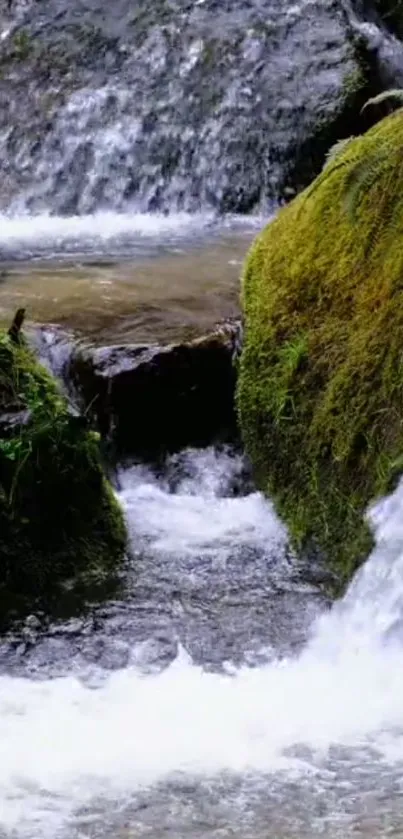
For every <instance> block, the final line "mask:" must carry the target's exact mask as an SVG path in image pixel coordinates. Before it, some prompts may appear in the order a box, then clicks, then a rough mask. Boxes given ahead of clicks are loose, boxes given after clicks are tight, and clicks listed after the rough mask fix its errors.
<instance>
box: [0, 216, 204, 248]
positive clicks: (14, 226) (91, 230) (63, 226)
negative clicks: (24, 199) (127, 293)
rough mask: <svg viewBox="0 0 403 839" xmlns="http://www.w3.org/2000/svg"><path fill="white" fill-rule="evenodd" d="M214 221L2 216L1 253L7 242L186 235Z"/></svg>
mask: <svg viewBox="0 0 403 839" xmlns="http://www.w3.org/2000/svg"><path fill="white" fill-rule="evenodd" d="M212 221H213V216H212V215H208V214H206V215H189V214H187V213H175V214H172V215H163V214H157V213H154V214H146V213H133V214H124V213H113V212H99V213H95V214H93V215H84V216H65V217H64V216H63V217H61V216H51V215H38V216H32V215H21V216H4V215H3V216H0V254H1V248H2V246H5V245H8V246H10V245H18V244H25V245H32V246H33V247H35V249H38V247H41V246H42V247H43V246H46V245H48V246H49V247H51V246H52V247H53V249H55V248H56V249H57V248H58V247H62V246H63V245H66V244H70V245H71V244H73V243H76V244H77V245H78V244H80V243H81V246H82V245H83V244H85V243H87V245H91V244H92V245H93V246H94V245H96V244H105V243H108V242H110V241H112V240H120V239H122V238H127V237H130V238H134V239H136V238H138V239H150V238H151V239H152V238H155V237H157V236H159V235H161V236H168V237H169V236H172V235H178V234H180V235H181V236H186V235H189V234H191V233H192V232H200V230H203V229H204V228H205V227H207V226H208V225H209V224H211V223H212Z"/></svg>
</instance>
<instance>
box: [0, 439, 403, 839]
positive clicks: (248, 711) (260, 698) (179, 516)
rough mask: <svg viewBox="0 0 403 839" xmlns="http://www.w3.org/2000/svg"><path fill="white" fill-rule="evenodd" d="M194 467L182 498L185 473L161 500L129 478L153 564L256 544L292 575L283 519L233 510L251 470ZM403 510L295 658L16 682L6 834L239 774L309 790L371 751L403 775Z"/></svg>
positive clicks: (35, 830) (4, 718) (35, 831)
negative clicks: (234, 484) (314, 781)
mask: <svg viewBox="0 0 403 839" xmlns="http://www.w3.org/2000/svg"><path fill="white" fill-rule="evenodd" d="M173 466H175V463H174V464H173ZM188 467H189V468H188V474H187V475H185V476H183V475H182V477H181V478H180V480H179V482H178V481H177V480H176V477H175V469H173V472H171V475H170V476H169V475H168V478H167V482H166V483H165V484H162V485H161V483H160V482H159V481H158V480H157V479H152V478H151V475H150V473H148V472H147V473H144V474H143V476H141V474H140V472H139V470H137V472H131V471H129V472H127V473H126V474H125V475H124V476H123V483H124V486H123V489H122V493H121V498H122V501H123V503H124V505H125V506H126V509H127V511H128V516H129V522H131V523H132V527H133V532H134V533H137V532H139V536H140V538H141V539H144V538H145V539H146V541H147V542H148V546H149V550H150V556H152V553H153V551H154V552H155V551H157V552H160V553H161V552H163V553H164V552H165V553H166V555H167V557H169V556H170V555H172V553H173V552H175V551H179V552H180V553H181V554H182V555H186V553H188V552H189V551H190V552H191V551H194V550H195V549H196V550H198V551H201V553H202V554H203V552H205V551H206V550H207V552H208V551H209V550H210V549H211V548H212V547H213V546H216V550H217V544H218V545H220V544H221V548H222V547H223V546H224V547H225V549H226V551H227V553H226V555H227V556H228V555H229V554H228V551H229V552H230V551H231V545H232V546H235V545H237V544H238V543H239V540H241V541H242V540H245V541H246V542H247V541H248V540H250V539H252V543H254V544H257V543H259V544H264V543H266V545H267V543H268V542H269V543H270V544H271V546H272V550H273V551H274V553H275V554H277V556H278V557H279V561H280V565H281V562H282V560H281V555H282V550H283V549H284V539H285V533H284V531H283V530H282V528H281V526H280V525H279V523H278V522H277V520H276V519H275V517H274V515H273V512H272V510H271V509H270V506H269V505H266V503H265V502H264V501H263V499H262V498H261V497H260V496H258V495H249V496H248V495H247V496H245V497H244V498H242V497H240V498H234V499H233V501H232V506H231V504H230V503H229V502H228V499H226V498H225V491H226V490H225V481H226V480H227V479H228V476H230V480H233V479H234V477H236V475H237V474H238V470H239V463H238V462H237V461H234V462H233V463H232V464H231V465H230V466H229V464H228V462H226V460H225V456H224V459H223V460H222V461H218V462H217V460H216V459H215V456H214V454H212V453H211V452H209V453H207V454H205V455H203V456H202V457H201V458H199V459H197V458H196V459H195V458H194V457H193V459H192V458H191V461H190V462H189V464H188ZM228 470H229V471H228ZM225 476H227V477H226V478H225V479H224V477H225ZM172 481H173V483H174V484H175V481H176V484H175V492H174V493H173V494H172ZM225 502H226V503H225ZM402 508H403V483H402V484H400V486H399V487H398V488H397V490H396V492H395V493H394V494H393V495H392V496H391V497H390V498H388V499H385V500H384V501H383V502H381V503H380V504H379V505H377V507H376V508H375V509H374V510H373V511H372V512H371V515H372V521H373V523H374V526H375V529H376V535H377V546H376V548H375V550H374V552H373V553H372V555H371V556H370V558H369V560H368V562H367V564H366V565H365V566H364V568H363V569H362V570H361V571H359V572H358V574H357V576H356V577H355V579H354V580H353V582H352V584H351V586H350V588H349V590H348V592H347V594H346V597H345V598H344V600H342V601H341V602H340V603H339V604H337V605H336V606H335V607H334V608H333V610H332V611H331V612H330V613H328V614H325V615H324V616H323V617H322V618H320V619H319V621H318V622H317V624H316V625H315V628H314V629H313V631H312V637H311V640H310V641H309V643H308V644H307V645H306V647H305V649H304V650H303V652H302V653H301V654H300V655H299V656H297V657H295V658H289V659H278V660H275V661H274V662H271V663H270V664H267V665H265V666H263V667H254V668H249V667H241V668H238V669H234V668H230V669H229V671H228V673H227V674H225V673H223V674H221V675H219V674H217V673H208V672H205V671H204V670H203V669H202V668H200V667H197V666H195V665H194V664H193V663H192V661H191V659H190V658H189V656H188V655H187V654H186V653H185V652H184V651H183V650H182V651H181V652H180V654H179V656H178V657H177V659H176V661H175V662H174V663H173V664H171V665H170V666H169V667H167V668H166V669H165V670H164V671H163V672H160V673H159V674H158V675H143V674H142V672H141V667H140V669H139V666H138V663H137V664H136V662H135V661H133V662H132V664H131V665H130V666H128V667H127V668H125V669H123V670H120V671H119V672H116V673H114V674H113V675H111V676H110V678H109V679H108V680H107V681H106V682H105V681H103V683H102V686H101V687H98V689H90V687H89V686H88V685H85V684H83V683H82V682H81V680H79V679H77V678H75V677H74V676H69V677H64V678H59V679H56V680H45V681H42V682H32V681H30V680H28V679H21V678H18V679H13V678H10V677H6V676H3V677H2V678H1V679H0V739H1V743H2V761H1V764H0V797H1V816H0V824H1V825H2V826H3V829H5V830H6V831H7V830H8V831H9V830H12V829H16V830H17V835H21V836H27V837H28V836H29V837H30V839H32V838H33V837H34V836H36V835H38V836H39V835H41V836H54V835H55V834H56V832H57V830H59V829H60V828H61V826H62V825H63V824H68V823H69V819H70V817H71V816H72V814H73V812H76V811H77V809H79V808H80V807H86V808H87V811H88V808H90V810H91V806H95V805H91V802H93V801H95V800H96V799H99V797H100V796H105V797H106V798H107V799H110V800H111V801H112V800H113V801H120V802H121V805H120V806H123V802H126V803H128V802H130V799H131V796H133V794H134V791H135V790H136V789H144V787H147V786H149V785H153V784H155V783H157V782H160V781H163V780H164V778H168V777H170V776H172V773H174V775H177V773H178V772H179V773H184V774H185V776H186V775H188V776H189V777H192V778H194V777H195V776H197V777H200V778H211V779H212V778H214V777H215V778H219V777H221V775H222V773H228V772H230V773H235V775H240V776H242V777H247V778H251V777H256V779H257V780H256V783H257V784H258V786H259V784H260V785H261V784H262V783H263V782H262V780H260V781H259V780H258V779H259V778H260V779H262V778H263V776H267V774H268V773H269V776H270V777H271V773H279V772H280V773H281V775H280V776H279V775H278V774H277V778H278V777H283V774H284V773H285V774H284V778H287V777H288V778H293V779H294V780H293V783H294V784H295V783H299V781H297V779H298V778H301V784H302V786H303V785H304V783H305V781H303V780H302V779H303V778H304V777H306V776H307V777H311V776H312V773H313V776H314V777H317V776H318V772H319V769H318V764H317V761H318V760H319V756H322V757H321V758H320V760H319V763H320V761H322V762H323V760H325V759H326V755H327V754H329V750H330V749H334V747H335V746H336V745H337V744H338V745H339V746H340V747H343V749H344V751H343V752H342V758H341V760H342V762H341V764H340V767H341V769H342V771H343V772H344V773H345V772H348V767H349V766H350V763H354V754H355V753H356V751H357V750H358V751H359V753H360V754H362V750H363V749H364V750H365V749H368V750H369V753H371V749H372V750H374V749H376V763H375V767H377V766H378V767H379V765H382V766H383V767H385V766H386V765H389V766H390V767H392V766H393V764H394V763H396V762H397V763H398V764H399V763H400V761H403V705H402V696H403V670H402V667H401V656H402V633H401V626H402V618H403V523H402V522H403V517H402V514H401V511H402ZM282 546H283V547H282ZM167 573H169V569H168V568H167ZM184 573H186V572H185V570H184ZM302 748H303V749H305V752H304V751H302V752H301V749H302ZM346 749H349V750H350V751H347V752H346ZM360 750H361V751H360ZM314 755H316V757H314ZM368 759H369V758H368V757H367V758H366V760H368ZM379 762H380V763H379ZM341 769H339V770H337V771H338V772H339V771H341ZM373 771H379V769H374V770H373ZM383 771H384V770H383ZM390 771H392V770H390ZM318 777H319V776H318ZM343 777H344V776H343ZM211 783H212V781H211ZM265 783H269V786H270V783H271V782H269V781H266V782H265ZM276 783H277V781H276ZM284 783H285V782H284ZM349 783H351V779H350V781H349ZM128 806H129V805H128ZM6 835H7V833H6ZM58 835H59V834H58ZM70 835H71V834H70ZM77 835H79V834H77ZM80 835H81V834H80ZM83 835H87V834H83ZM288 835H291V834H288ZM292 835H294V833H293V834H292ZM334 835H336V834H334ZM337 835H338V834H337Z"/></svg>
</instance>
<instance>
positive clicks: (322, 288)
mask: <svg viewBox="0 0 403 839" xmlns="http://www.w3.org/2000/svg"><path fill="white" fill-rule="evenodd" d="M402 237H403V112H402V111H398V112H396V113H395V114H393V115H392V116H391V117H388V118H387V119H385V120H383V121H382V122H380V123H378V124H377V125H376V126H375V127H373V128H372V129H371V130H370V131H368V132H367V134H365V135H364V136H362V137H359V138H356V139H353V140H351V141H350V142H349V143H348V144H347V145H346V146H345V147H344V149H343V150H341V151H339V153H338V154H336V155H335V156H334V157H333V159H332V160H331V161H330V162H329V163H328V165H327V166H326V168H325V169H324V171H323V173H322V174H321V175H320V176H319V178H317V179H316V181H314V182H313V184H312V185H311V186H310V187H309V188H308V189H307V190H305V192H303V193H301V195H299V196H298V198H296V199H295V200H294V201H293V202H292V203H291V204H290V205H288V207H286V208H284V209H283V210H282V211H281V212H280V213H279V214H278V216H277V218H276V219H275V220H274V221H273V222H272V223H271V224H269V226H268V227H266V229H265V230H264V231H263V232H262V233H261V234H260V235H259V236H258V238H257V239H256V241H255V243H254V244H253V246H252V248H251V251H250V253H249V256H248V258H247V261H246V266H245V272H244V277H243V291H242V302H243V309H244V318H245V343H244V348H243V353H242V357H241V363H240V376H239V383H238V394H237V399H238V409H239V415H240V423H241V427H242V432H243V436H244V440H245V444H246V448H247V451H248V453H249V455H250V457H251V459H252V462H253V465H254V467H255V471H256V476H257V480H258V483H259V485H260V486H261V488H263V489H264V490H265V491H266V492H267V493H268V494H270V496H271V497H272V498H273V499H274V501H275V503H276V504H277V509H278V511H279V513H280V514H281V515H282V516H283V518H284V520H285V521H286V523H287V524H288V526H289V528H290V531H291V534H292V536H293V538H294V540H295V542H296V544H297V545H298V546H300V547H302V546H309V545H310V546H316V547H318V548H319V549H320V550H321V551H322V552H324V553H325V555H327V557H328V558H329V560H330V562H331V563H332V564H333V565H334V567H335V568H336V569H337V570H338V572H339V574H340V578H341V580H343V581H345V580H347V579H348V578H349V577H350V576H351V574H352V572H353V570H354V569H355V568H356V566H357V565H358V564H359V563H360V562H361V561H362V560H363V559H364V558H365V556H366V554H367V552H368V550H369V548H370V546H371V538H372V537H371V534H370V531H369V528H368V525H367V524H366V521H365V517H364V514H365V510H366V508H367V506H368V504H369V503H370V502H371V501H372V499H375V498H376V497H378V496H379V495H381V494H384V493H385V492H386V491H388V490H389V489H390V488H391V486H392V485H393V482H394V481H395V480H396V477H397V475H398V474H399V473H400V472H401V471H403V248H402Z"/></svg>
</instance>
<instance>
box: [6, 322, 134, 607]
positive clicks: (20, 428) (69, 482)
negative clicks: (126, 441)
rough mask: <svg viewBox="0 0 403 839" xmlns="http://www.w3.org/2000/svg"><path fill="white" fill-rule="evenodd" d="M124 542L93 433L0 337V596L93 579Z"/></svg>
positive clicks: (22, 353)
mask: <svg viewBox="0 0 403 839" xmlns="http://www.w3.org/2000/svg"><path fill="white" fill-rule="evenodd" d="M7 416H9V417H10V418H14V419H15V417H19V418H20V422H19V423H18V424H17V425H15V424H14V425H13V424H12V423H10V424H7V422H6V421H5V418H6V417H7ZM125 544H126V530H125V525H124V521H123V516H122V512H121V510H120V508H119V505H118V504H117V502H116V500H115V498H114V495H113V493H112V490H111V488H110V486H109V485H108V483H107V481H106V479H105V477H104V475H103V472H102V469H101V466H100V460H99V452H98V437H97V435H96V434H94V432H90V431H88V430H87V429H86V428H85V426H84V424H83V422H82V421H81V420H80V418H79V417H78V418H77V417H75V416H72V415H71V413H70V412H69V411H68V409H67V405H66V403H65V401H64V399H63V398H62V396H61V395H60V392H59V390H58V388H57V385H56V383H55V382H54V380H53V379H52V377H51V376H50V375H49V374H48V373H47V371H46V370H45V369H44V368H42V367H41V366H40V365H39V364H38V363H37V362H36V360H35V359H34V357H33V355H32V354H31V352H30V350H29V349H28V348H27V347H26V346H25V345H24V344H21V345H18V344H14V343H13V342H11V341H10V339H9V338H8V336H7V335H6V334H5V333H2V332H0V593H1V592H2V590H4V589H6V590H10V591H14V592H18V593H19V594H29V595H36V594H41V593H44V592H45V591H47V590H48V589H49V587H50V586H52V585H54V584H57V583H59V582H61V581H65V580H67V579H69V578H71V577H74V578H77V577H81V579H83V578H86V579H89V578H90V577H91V576H96V577H97V578H99V575H100V574H104V573H105V572H106V571H107V570H108V569H112V568H113V567H116V563H117V562H118V561H119V559H120V558H121V557H122V556H123V554H124V550H125Z"/></svg>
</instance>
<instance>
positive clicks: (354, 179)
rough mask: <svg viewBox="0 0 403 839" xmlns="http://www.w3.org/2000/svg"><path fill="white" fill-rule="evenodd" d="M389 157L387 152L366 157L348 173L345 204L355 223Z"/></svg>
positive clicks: (345, 185)
mask: <svg viewBox="0 0 403 839" xmlns="http://www.w3.org/2000/svg"><path fill="white" fill-rule="evenodd" d="M387 156H388V155H387V151H384V152H383V153H382V154H381V153H379V152H378V153H376V154H373V155H371V156H370V157H365V158H364V159H363V160H360V162H359V163H357V164H356V166H354V167H353V168H352V170H351V171H350V172H349V173H348V175H347V177H346V180H345V183H344V202H345V208H346V212H347V213H348V215H349V216H350V219H351V221H352V222H353V223H354V222H355V220H356V217H357V210H358V208H359V206H360V203H361V201H362V198H363V196H364V195H365V193H366V192H368V191H369V190H370V189H371V187H372V186H373V184H374V183H375V181H376V180H377V178H379V177H380V175H381V172H382V164H383V162H384V161H385V159H386V158H387Z"/></svg>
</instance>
